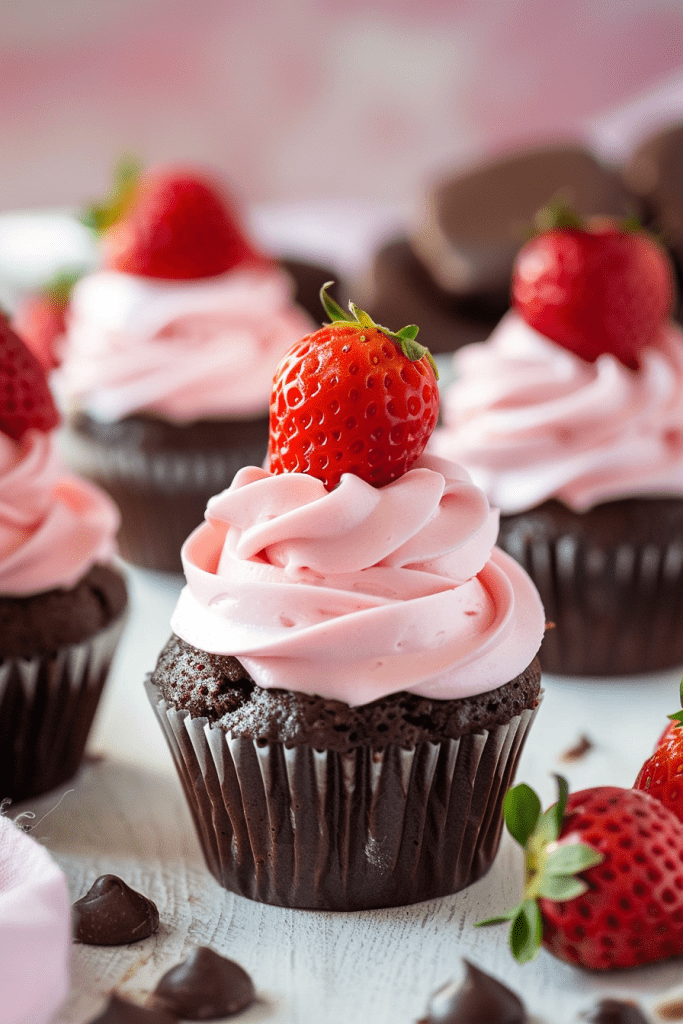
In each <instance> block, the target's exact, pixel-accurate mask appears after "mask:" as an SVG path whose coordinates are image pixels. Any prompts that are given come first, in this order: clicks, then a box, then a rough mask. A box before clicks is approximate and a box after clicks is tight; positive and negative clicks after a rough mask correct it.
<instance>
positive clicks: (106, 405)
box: [54, 268, 316, 423]
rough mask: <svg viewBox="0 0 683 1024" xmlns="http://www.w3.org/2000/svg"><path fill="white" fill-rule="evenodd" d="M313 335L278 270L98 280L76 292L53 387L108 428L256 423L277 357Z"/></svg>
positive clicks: (109, 275)
mask: <svg viewBox="0 0 683 1024" xmlns="http://www.w3.org/2000/svg"><path fill="white" fill-rule="evenodd" d="M315 329H316V328H315V325H314V324H313V323H312V322H311V321H310V319H309V318H308V316H307V315H306V314H305V313H304V312H303V310H301V309H300V308H299V307H298V306H295V305H294V304H293V302H292V283H291V280H290V278H289V277H288V276H287V275H286V274H285V273H284V272H283V271H281V270H279V269H277V268H270V269H269V268H265V269H249V270H233V271H230V272H229V273H227V274H224V275H222V276H220V277H216V278H210V279H202V280H200V281H157V280H153V279H149V278H142V277H136V276H134V275H132V274H123V273H118V272H115V271H100V272H98V273H95V274H91V275H89V276H88V277H85V278H83V279H82V280H81V281H79V282H78V284H77V285H76V287H75V288H74V291H73V294H72V297H71V301H70V305H69V325H68V330H67V335H66V338H65V342H64V348H63V364H62V367H61V369H60V370H59V371H57V373H56V375H55V378H54V381H55V388H56V390H57V392H58V394H59V395H60V398H61V400H62V402H63V403H64V404H65V405H66V406H67V407H75V408H76V409H80V410H83V411H85V412H88V413H89V414H90V415H91V416H93V417H95V418H96V419H100V420H104V421H113V420H118V419H121V418H123V417H124V416H129V415H132V414H134V413H140V412H148V413H154V414H156V415H158V416H161V417H163V418H165V419H168V420H171V421H173V422H178V423H188V422H191V421H193V420H197V419H231V418H232V419H249V418H254V417H257V416H262V415H265V414H267V411H268V404H269V401H270V391H271V387H272V383H273V371H274V369H275V367H276V366H277V363H278V362H279V360H280V358H281V357H282V355H283V354H284V353H285V352H286V350H287V349H288V348H289V347H290V346H291V345H292V344H294V342H295V341H298V340H299V339H300V338H302V337H303V336H304V335H305V334H308V333H310V332H311V331H313V330H315Z"/></svg>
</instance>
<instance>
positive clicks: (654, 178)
mask: <svg viewBox="0 0 683 1024" xmlns="http://www.w3.org/2000/svg"><path fill="white" fill-rule="evenodd" d="M623 177H624V181H625V182H626V185H627V187H628V188H629V189H630V190H631V191H632V192H633V193H634V194H635V195H636V196H638V198H639V199H640V200H641V201H642V202H643V204H644V206H645V209H646V211H647V214H648V216H649V218H650V219H651V220H653V221H654V223H655V225H656V226H657V228H658V229H659V231H661V233H662V236H663V241H664V242H665V244H667V245H670V246H671V247H672V249H674V251H675V253H676V255H677V256H678V258H679V259H682V258H683V124H676V125H673V126H671V127H668V128H665V129H664V130H663V131H661V132H657V134H656V135H652V136H650V137H649V138H648V139H646V140H645V141H644V142H643V143H642V145H640V146H639V147H638V148H637V149H636V150H635V151H634V153H633V154H632V156H631V158H630V160H628V161H627V163H626V164H625V166H624V168H623Z"/></svg>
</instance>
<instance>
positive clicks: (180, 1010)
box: [147, 946, 256, 1020]
mask: <svg viewBox="0 0 683 1024" xmlns="http://www.w3.org/2000/svg"><path fill="white" fill-rule="evenodd" d="M255 998H256V994H255V992H254V985H253V983H252V980H251V978H250V977H249V975H248V974H247V972H246V971H245V970H244V968H243V967H240V965H239V964H236V963H235V961H234V960H228V959H227V958H226V957H224V956H220V954H218V953H215V952H214V951H213V950H212V949H209V948H208V946H198V947H197V949H195V950H194V951H193V952H192V953H190V955H189V956H188V957H187V959H186V960H183V962H182V963H180V964H177V965H176V966H175V967H172V968H171V969H170V971H167V972H166V974H164V976H163V977H162V978H161V980H160V981H159V984H158V985H157V987H156V988H155V990H154V992H153V993H152V995H151V996H150V997H149V999H148V1000H147V1005H148V1006H150V1007H152V1008H153V1009H161V1010H168V1011H169V1012H170V1013H174V1014H175V1015H176V1016H177V1017H183V1018H187V1019H188V1020H215V1019H216V1018H218V1017H230V1016H232V1014H234V1013H241V1011H242V1010H246V1008H247V1006H250V1005H251V1004H252V1003H253V1002H254V999H255Z"/></svg>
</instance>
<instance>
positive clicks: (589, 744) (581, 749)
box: [560, 733, 595, 761]
mask: <svg viewBox="0 0 683 1024" xmlns="http://www.w3.org/2000/svg"><path fill="white" fill-rule="evenodd" d="M594 746H595V744H594V743H593V741H592V740H590V739H589V738H588V736H586V735H585V733H582V734H581V735H580V736H579V738H578V740H577V741H576V743H575V744H574V746H573V747H569V748H568V749H567V750H565V751H564V752H563V753H562V754H560V760H561V761H579V760H580V759H581V758H582V757H584V756H585V755H586V754H587V753H588V751H589V750H592V749H593V747H594Z"/></svg>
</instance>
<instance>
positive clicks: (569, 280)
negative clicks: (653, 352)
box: [512, 223, 674, 369]
mask: <svg viewBox="0 0 683 1024" xmlns="http://www.w3.org/2000/svg"><path fill="white" fill-rule="evenodd" d="M673 294H674V285H673V272H672V268H671V264H670V263H669V260H668V257H667V256H666V254H665V252H664V250H663V249H662V247H661V246H659V245H658V244H657V243H656V242H655V241H654V240H653V239H652V238H650V237H649V236H648V235H646V234H644V233H642V232H637V231H624V230H621V229H619V228H618V227H617V226H615V225H609V224H605V223H601V224H600V225H599V226H597V227H596V228H595V229H594V230H583V229H578V228H555V229H553V230H550V231H547V232H544V233H542V234H540V235H537V236H536V237H534V238H532V239H531V240H530V241H529V242H527V244H526V245H525V246H524V247H523V248H522V249H521V251H520V252H519V254H518V256H517V259H516V261H515V265H514V269H513V276H512V305H513V307H514V309H516V310H517V312H518V313H519V314H520V316H522V318H523V319H524V320H525V321H526V322H527V323H528V324H529V325H530V326H531V327H533V328H534V329H535V330H537V331H539V332H540V333H541V334H543V335H545V336H546V337H547V338H550V339H551V341H555V342H557V343H558V344H559V345H562V346H563V347H564V348H566V349H569V351H571V352H574V353H575V354H576V355H578V356H580V357H581V358H582V359H586V360H587V361H589V362H594V361H595V360H596V359H597V358H598V356H600V355H602V354H603V353H604V352H610V353H612V354H613V355H615V356H616V357H617V358H618V359H620V360H621V362H622V363H624V364H625V365H626V366H628V367H630V368H632V369H635V368H637V367H638V365H639V354H640V352H641V350H642V349H643V348H644V347H646V346H647V345H649V344H651V343H652V341H653V340H654V338H655V336H656V334H657V331H658V330H659V329H660V328H661V326H662V325H663V323H664V322H665V320H666V317H667V315H668V314H669V312H670V310H671V307H672V304H673Z"/></svg>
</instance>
